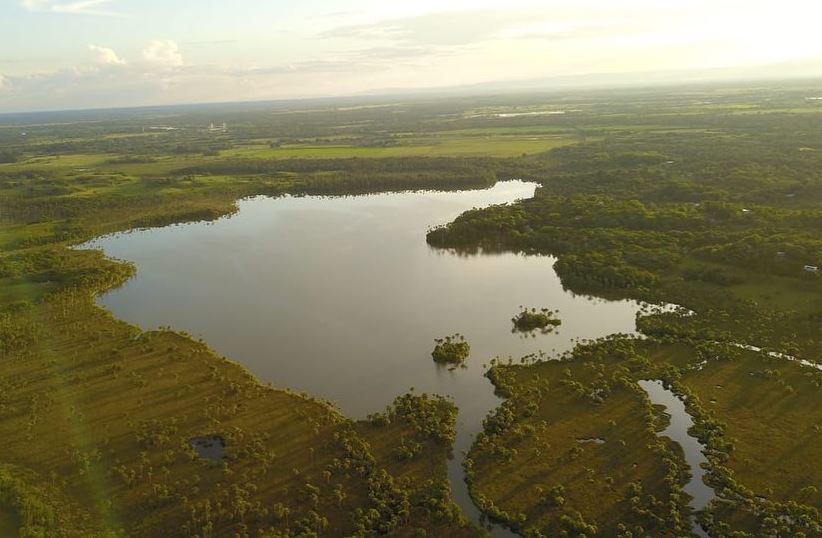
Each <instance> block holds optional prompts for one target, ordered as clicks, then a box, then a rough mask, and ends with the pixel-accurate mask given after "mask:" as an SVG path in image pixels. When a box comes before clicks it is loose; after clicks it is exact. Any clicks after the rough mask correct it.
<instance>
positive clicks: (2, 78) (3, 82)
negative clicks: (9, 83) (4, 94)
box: [0, 73, 6, 90]
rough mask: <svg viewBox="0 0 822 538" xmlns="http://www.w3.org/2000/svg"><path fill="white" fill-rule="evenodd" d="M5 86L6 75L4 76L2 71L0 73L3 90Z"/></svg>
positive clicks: (0, 83) (0, 85) (0, 86)
mask: <svg viewBox="0 0 822 538" xmlns="http://www.w3.org/2000/svg"><path fill="white" fill-rule="evenodd" d="M5 87H6V77H4V76H3V74H2V73H0V90H2V89H3V88H5Z"/></svg>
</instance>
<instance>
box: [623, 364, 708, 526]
mask: <svg viewBox="0 0 822 538" xmlns="http://www.w3.org/2000/svg"><path fill="white" fill-rule="evenodd" d="M637 383H638V384H639V386H640V387H642V389H643V390H644V391H645V392H646V393H647V394H648V398H649V399H650V400H651V403H652V404H653V405H661V406H664V407H665V412H666V413H667V414H668V416H670V417H671V422H670V424H668V427H666V428H665V429H664V430H663V431H661V432H660V435H664V436H666V437H669V438H670V439H672V440H674V441H676V442H677V443H679V446H681V447H682V452H683V453H684V454H685V462H686V463H687V464H688V466H689V467H690V470H691V479H690V480H688V482H687V483H686V484H685V487H684V488H683V489H684V490H685V493H687V494H688V495H690V496H691V497H693V499H692V500H691V508H693V509H694V511H697V512H698V511H700V510H702V509H704V508H705V507H706V506H707V505H708V503H709V502H711V499H713V498H714V490H713V489H712V488H711V487H710V486H708V485H707V484H706V483H705V480H704V477H705V475H706V474H707V471H706V470H705V468H703V464H707V463H708V458H706V457H705V454H704V453H703V450H704V447H703V446H702V445H701V444H700V443H699V441H698V440H697V439H696V438H695V437H692V436H691V435H690V434H689V433H688V430H689V429H691V426H693V425H694V422H693V419H691V416H690V415H689V414H688V411H687V410H686V409H685V402H683V401H682V399H680V398H679V396H677V395H676V394H674V393H673V392H672V391H671V390H670V389H668V388H666V387H665V385H664V384H663V383H662V381H659V380H653V381H651V380H640V381H638V382H637ZM691 524H692V527H693V530H694V532H695V533H696V534H697V535H699V536H701V537H703V538H707V537H708V533H707V532H705V530H704V529H702V527H700V525H699V524H698V523H697V521H696V518H695V517H692V518H691Z"/></svg>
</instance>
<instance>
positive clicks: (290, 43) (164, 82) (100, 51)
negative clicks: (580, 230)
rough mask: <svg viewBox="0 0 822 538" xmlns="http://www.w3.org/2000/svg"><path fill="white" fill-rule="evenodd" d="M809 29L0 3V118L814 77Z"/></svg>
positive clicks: (804, 25) (615, 3)
mask: <svg viewBox="0 0 822 538" xmlns="http://www.w3.org/2000/svg"><path fill="white" fill-rule="evenodd" d="M820 20H822V2H820V1H818V0H780V1H761V0H744V1H742V0H727V1H724V0H573V1H570V0H565V1H555V0H538V1H535V0H413V1H410V2H400V1H390V0H381V1H377V0H299V1H295V0H222V1H218V0H0V112H13V111H26V110H59V109H76V108H105V107H118V106H140V105H163V104H177V103H196V102H224V101H251V100H264V99H292V98H304V97H320V96H341V95H360V94H378V93H381V92H389V91H393V90H417V89H424V88H425V89H427V88H442V87H450V86H460V85H470V84H479V83H489V82H495V81H524V80H532V79H540V80H541V79H545V80H546V87H545V89H550V86H551V84H550V79H552V78H555V77H576V76H582V75H589V74H609V73H611V74H615V73H620V74H629V75H630V77H632V78H633V79H635V80H636V83H637V84H641V83H642V81H643V78H644V77H647V76H649V74H650V73H654V72H671V73H680V78H682V79H683V81H685V80H687V78H688V77H689V76H694V75H693V73H694V72H695V71H710V72H713V73H715V74H716V76H717V77H719V78H721V77H722V76H731V75H730V74H731V73H736V74H737V75H738V74H740V73H745V74H746V75H747V76H751V77H756V78H767V77H776V76H802V75H807V76H816V75H822V37H820V35H819V33H818V32H819V30H818V26H819V21H820ZM630 77H629V78H630ZM672 78H676V77H675V76H673V77H672Z"/></svg>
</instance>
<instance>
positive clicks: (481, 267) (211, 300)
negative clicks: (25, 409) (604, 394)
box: [84, 181, 701, 536]
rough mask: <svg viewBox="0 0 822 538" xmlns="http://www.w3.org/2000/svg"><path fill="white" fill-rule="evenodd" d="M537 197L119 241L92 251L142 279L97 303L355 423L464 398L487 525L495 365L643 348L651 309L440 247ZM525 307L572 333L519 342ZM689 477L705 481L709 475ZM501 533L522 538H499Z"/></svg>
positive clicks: (462, 496) (534, 264)
mask: <svg viewBox="0 0 822 538" xmlns="http://www.w3.org/2000/svg"><path fill="white" fill-rule="evenodd" d="M535 187H536V184H534V183H526V182H521V181H508V182H500V183H497V184H496V185H495V186H494V187H492V188H490V189H484V190H472V191H460V192H411V193H385V194H375V195H364V196H347V197H317V196H305V197H291V196H284V197H279V198H266V197H255V198H250V199H246V200H242V201H240V202H239V204H238V205H239V211H238V212H237V213H236V214H234V215H232V216H230V217H225V218H222V219H220V220H218V221H215V222H211V223H191V224H182V225H173V226H168V227H164V228H159V229H151V230H135V231H132V232H126V233H118V234H113V235H110V236H105V237H101V238H98V239H95V240H94V241H91V242H90V243H87V244H86V245H84V248H101V249H103V251H104V252H105V253H106V254H107V255H109V256H111V257H114V258H119V259H125V260H130V261H133V262H134V263H135V264H136V266H137V274H136V276H135V277H134V278H133V279H131V280H130V281H129V282H127V283H126V284H125V285H124V286H123V287H121V288H118V289H115V290H112V291H110V292H108V293H106V294H105V295H103V296H101V297H100V298H99V302H100V304H102V305H103V306H105V307H106V308H108V309H110V310H111V311H112V312H113V313H114V314H115V315H116V316H117V317H119V318H121V319H124V320H127V321H129V322H132V323H135V324H137V325H140V326H142V327H143V328H146V329H151V328H157V327H160V326H172V327H174V328H177V329H182V330H185V331H187V332H189V333H191V334H192V335H194V336H198V337H202V338H203V339H205V340H206V341H207V342H208V343H209V344H210V345H211V346H212V347H213V348H214V349H215V350H216V351H217V352H219V353H221V354H224V355H226V356H228V357H230V358H232V359H234V360H236V361H238V362H240V363H242V364H243V365H244V366H245V367H247V368H248V369H249V370H250V371H252V372H253V373H254V374H255V375H257V377H258V378H260V379H261V380H262V381H264V382H265V381H270V382H271V383H273V384H274V385H275V386H280V387H289V388H291V389H294V390H298V391H302V390H304V391H307V392H309V393H311V394H314V395H317V396H320V397H323V398H326V399H328V400H331V401H333V402H334V403H336V404H337V405H338V406H339V407H340V409H341V410H342V411H343V412H344V413H346V414H347V415H349V416H352V417H356V418H363V417H365V416H366V415H367V414H368V413H371V412H374V411H378V410H381V409H383V408H384V407H385V406H386V405H388V404H389V403H390V402H391V401H392V400H393V398H394V397H395V396H397V395H399V394H402V393H404V392H406V391H408V390H409V389H411V388H412V387H413V389H414V390H415V391H416V392H428V393H436V394H442V395H448V396H450V397H451V398H453V400H454V402H455V404H456V405H457V406H458V408H459V418H458V424H457V439H456V445H455V450H454V454H455V457H454V458H453V459H452V460H451V461H450V462H449V466H448V472H449V479H450V482H451V487H452V491H453V495H454V498H455V500H456V501H457V503H459V505H460V506H461V507H462V509H463V510H464V512H465V514H466V515H467V516H468V517H469V518H470V519H471V520H473V521H474V522H479V521H480V520H481V518H480V513H479V511H478V509H477V508H476V507H475V506H474V504H473V503H472V501H471V498H470V496H469V495H468V488H467V486H466V484H465V482H464V472H463V469H462V459H463V455H462V454H463V452H464V451H467V450H468V448H469V447H470V445H471V443H472V440H473V437H474V436H475V435H476V434H477V432H479V431H480V430H481V427H482V420H483V418H484V417H485V416H486V415H487V414H488V413H489V412H490V411H491V410H492V409H493V408H495V407H496V406H497V405H498V404H499V399H498V397H497V396H495V395H494V393H493V387H492V385H491V384H490V382H489V381H488V380H487V379H486V378H485V377H484V376H483V374H484V372H485V370H486V366H487V365H488V363H489V361H490V359H492V358H494V357H501V358H508V357H513V358H519V357H522V356H524V355H527V354H531V353H535V352H539V351H545V352H547V353H561V352H563V351H566V350H568V349H570V348H571V347H573V345H574V342H575V340H576V339H586V338H598V337H602V336H606V335H608V334H613V333H634V332H635V317H636V314H637V313H638V312H639V310H640V308H641V306H640V305H639V304H638V303H636V302H634V301H605V300H602V299H594V298H590V297H584V296H579V295H575V294H572V293H570V292H567V291H565V290H563V288H562V285H561V283H560V280H559V277H558V276H557V275H556V273H555V272H554V270H553V263H554V259H553V258H551V257H548V256H536V255H528V256H526V255H521V254H514V253H501V254H488V253H476V254H471V255H466V254H460V253H456V252H452V251H447V250H438V249H434V248H431V247H429V246H428V245H427V244H426V241H425V233H426V231H427V229H429V228H430V227H432V226H435V225H439V224H443V223H447V222H449V221H451V220H453V219H454V218H455V217H457V216H458V215H459V214H460V213H462V212H463V211H465V210H467V209H470V208H473V207H482V206H488V205H490V204H499V203H507V202H512V201H514V200H517V199H521V198H527V197H531V196H533V193H534V190H535ZM519 305H526V306H535V307H548V308H551V309H559V317H560V318H561V319H562V325H561V327H559V330H557V331H554V332H551V333H549V334H544V335H543V334H539V335H537V336H536V337H533V338H531V337H528V338H524V337H522V336H521V335H518V334H513V333H512V332H511V322H510V319H511V316H512V315H514V314H515V313H516V312H517V311H518V310H519ZM454 332H460V333H462V334H464V335H465V336H466V338H467V339H468V341H469V342H470V344H471V356H470V358H469V359H468V361H467V364H466V367H465V368H458V369H456V370H453V371H452V370H449V369H447V368H443V367H438V366H437V365H436V364H434V362H433V361H432V360H431V355H430V354H431V349H432V345H433V339H434V338H437V337H441V336H444V335H446V334H451V333H454ZM651 398H652V399H653V398H654V396H653V395H652V396H651ZM668 403H671V405H674V404H673V403H672V402H666V403H665V405H666V406H667V405H668ZM680 403H681V402H680ZM669 409H671V407H669ZM672 416H675V413H672ZM673 423H674V421H672V425H673ZM686 430H687V428H686ZM677 440H679V439H677ZM683 447H685V445H683ZM685 452H686V455H687V454H689V449H688V448H686V449H685ZM689 463H691V461H690V460H689ZM691 468H692V470H693V471H694V474H695V475H696V474H697V472H698V470H699V466H698V465H694V464H693V463H692V464H691ZM700 483H701V480H700ZM689 493H690V491H689ZM691 494H692V495H693V493H691ZM695 497H696V495H695ZM491 532H492V534H493V535H494V536H512V534H511V533H509V532H508V531H507V530H505V529H503V528H501V527H499V526H496V527H494V528H492V529H491Z"/></svg>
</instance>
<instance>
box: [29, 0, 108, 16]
mask: <svg viewBox="0 0 822 538" xmlns="http://www.w3.org/2000/svg"><path fill="white" fill-rule="evenodd" d="M111 1H112V0H20V6H21V7H23V8H24V9H27V10H29V11H46V12H51V13H68V14H73V15H96V16H113V15H117V13H115V12H113V11H108V10H106V9H105V7H106V6H108V5H109V4H111Z"/></svg>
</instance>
